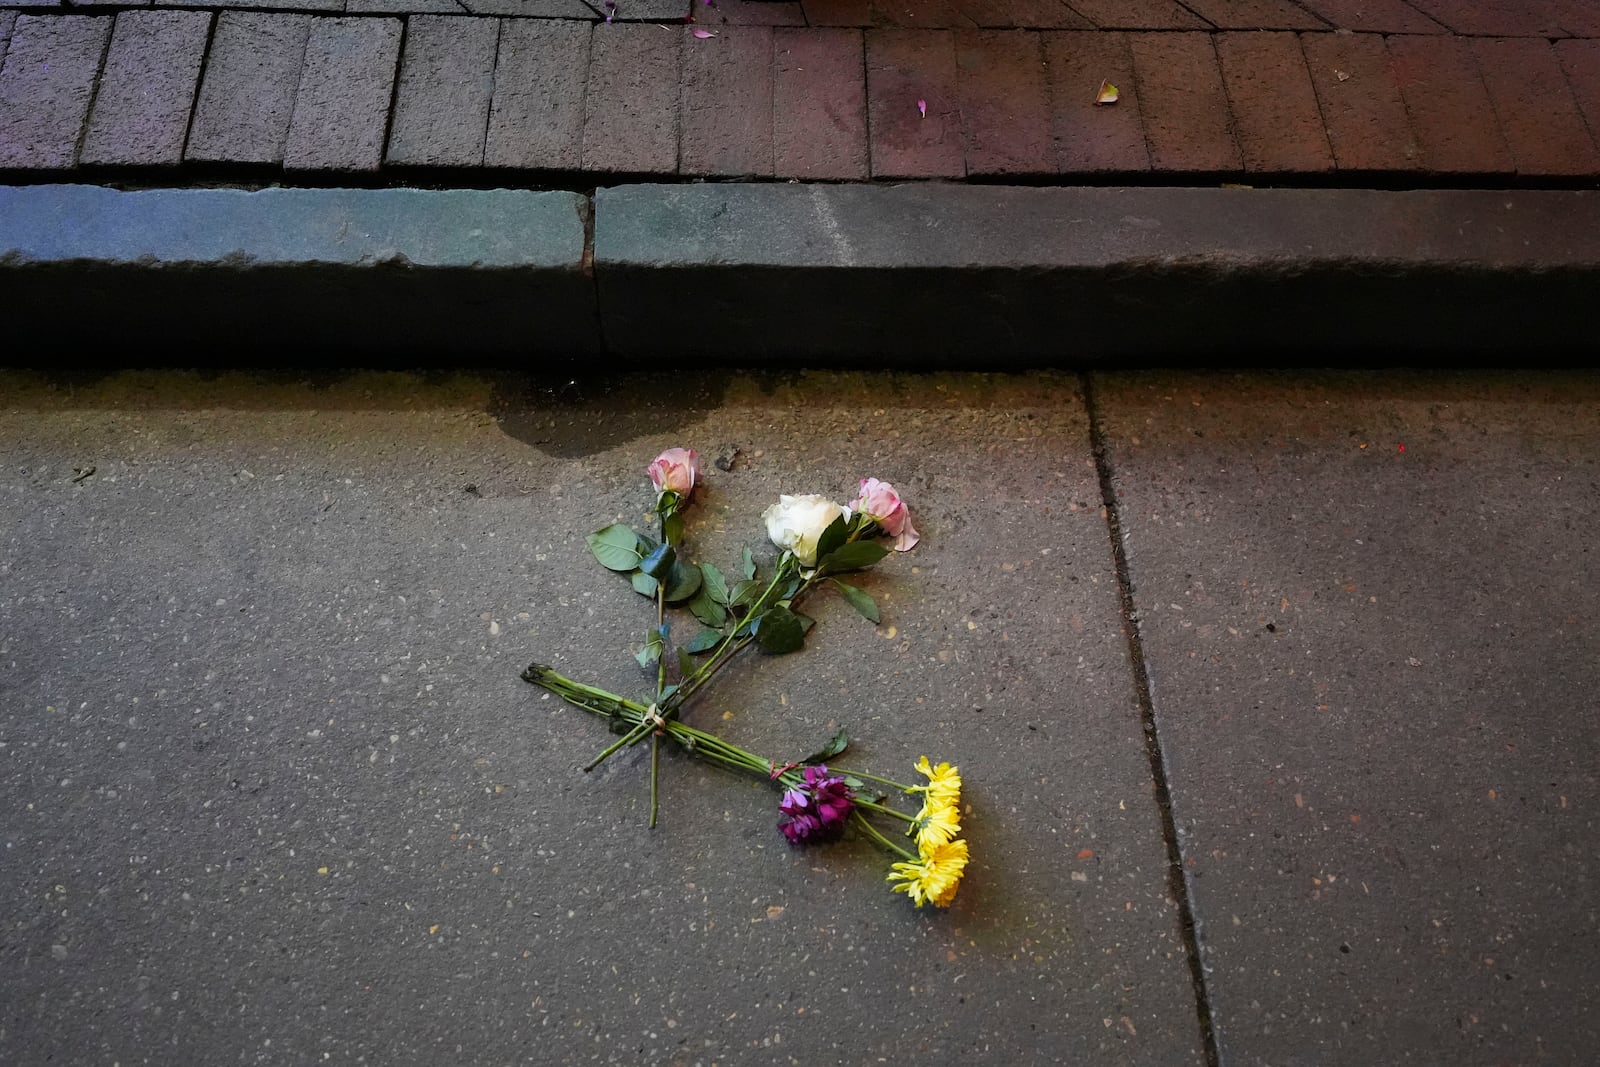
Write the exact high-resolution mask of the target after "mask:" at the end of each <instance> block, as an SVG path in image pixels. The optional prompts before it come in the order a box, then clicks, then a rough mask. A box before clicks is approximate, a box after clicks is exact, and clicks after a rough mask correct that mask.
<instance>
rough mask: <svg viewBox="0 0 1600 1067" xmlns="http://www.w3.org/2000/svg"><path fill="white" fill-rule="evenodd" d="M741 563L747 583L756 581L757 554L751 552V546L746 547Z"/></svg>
mask: <svg viewBox="0 0 1600 1067" xmlns="http://www.w3.org/2000/svg"><path fill="white" fill-rule="evenodd" d="M741 562H742V566H741V567H740V570H741V571H743V572H744V577H745V581H747V582H753V581H755V578H756V557H755V553H753V552H751V551H750V546H749V545H745V546H744V552H743V554H742V559H741Z"/></svg>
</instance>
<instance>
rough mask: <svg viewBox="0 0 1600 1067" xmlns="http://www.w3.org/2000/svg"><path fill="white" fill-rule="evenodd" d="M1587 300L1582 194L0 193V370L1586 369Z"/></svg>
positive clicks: (1589, 347)
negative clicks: (1476, 364)
mask: <svg viewBox="0 0 1600 1067" xmlns="http://www.w3.org/2000/svg"><path fill="white" fill-rule="evenodd" d="M591 206H592V210H593V217H594V222H593V236H592V244H591V243H590V241H589V240H588V239H586V235H585V216H586V215H587V214H588V213H589V212H590V209H591ZM591 264H592V266H591ZM1597 283H1600V194H1596V193H1592V192H1568V191H1548V190H1539V191H1507V192H1490V191H1483V192H1478V191H1427V192H1377V191H1367V190H1282V189H1279V190H1262V189H1193V188H1131V189H1114V188H1014V187H999V186H965V185H943V184H916V185H904V186H895V187H882V186H854V185H796V184H783V185H743V184H703V185H630V186H621V187H617V188H611V189H601V190H599V191H598V193H597V194H596V195H595V197H594V198H593V201H592V204H591V201H589V199H588V198H586V197H585V196H583V195H582V194H578V193H570V192H549V193H534V192H525V191H512V190H493V191H482V190H451V191H424V190H411V189H403V190H402V189H389V190H339V189H334V190H322V189H268V190H263V191H260V192H241V191H232V190H159V191H150V192H116V191H112V190H108V189H103V188H98V187H91V186H27V187H14V188H0V321H4V322H5V324H6V328H7V333H8V336H9V338H10V340H11V344H10V345H8V346H7V347H8V348H10V349H11V351H12V352H13V353H16V354H17V355H16V356H15V357H14V358H13V360H12V361H11V362H18V363H26V362H28V361H29V359H30V356H31V355H32V354H33V353H70V354H73V355H76V356H78V357H80V358H85V357H86V358H95V357H96V355H97V354H98V355H99V356H100V357H102V358H103V359H105V360H109V361H112V362H116V361H119V360H126V359H128V358H129V346H130V345H133V344H138V345H141V346H146V347H147V346H150V345H154V346H158V347H157V348H156V349H155V350H154V352H153V353H152V354H153V355H154V356H155V357H156V358H157V359H158V360H160V361H164V362H170V361H191V362H192V361H194V360H196V359H202V360H204V361H206V362H213V361H218V360H221V361H228V360H230V359H240V360H244V359H256V358H261V357H268V358H271V359H274V360H294V359H296V358H297V357H300V356H315V357H317V358H318V359H342V360H343V361H344V362H347V363H348V362H354V363H394V362H403V363H409V364H416V363H426V364H452V363H468V362H476V363H484V362H506V361H516V362H519V363H521V364H524V365H526V364H528V363H530V362H531V361H535V360H542V361H545V362H549V363H554V364H561V363H564V362H565V361H566V360H567V359H568V358H570V357H577V356H583V355H592V354H595V353H599V352H608V353H611V354H613V355H615V356H617V357H619V359H620V361H621V362H623V363H640V362H643V361H645V360H647V359H651V358H655V357H663V356H670V357H676V358H696V359H702V360H704V359H710V360H717V361H722V362H738V363H747V364H761V363H764V362H768V361H772V360H776V359H782V360H785V361H794V360H805V361H808V362H813V363H819V364H823V363H844V364H849V365H853V366H859V365H868V366H894V367H930V366H937V367H957V366H962V367H985V368H998V367H1025V366H1043V365H1057V366H1077V365H1096V364H1104V363H1106V362H1108V361H1113V360H1115V361H1119V362H1120V361H1126V360H1147V361H1169V362H1170V361H1174V360H1196V359H1200V360H1207V361H1211V362H1219V361H1220V362H1227V361H1239V360H1246V359H1251V360H1256V359H1259V360H1267V361H1271V362H1276V363H1282V364H1302V363H1306V362H1353V361H1373V360H1381V359H1384V358H1388V357H1390V356H1394V355H1399V356H1402V357H1407V358H1428V357H1431V356H1439V357H1459V356H1460V355H1462V354H1476V355H1486V356H1491V357H1492V356H1495V355H1511V354H1516V355H1524V354H1527V353H1530V352H1531V353H1540V352H1545V353H1550V354H1555V353H1564V354H1565V353H1578V354H1586V353H1592V352H1593V351H1594V349H1595V336H1596V335H1595V332H1594V331H1593V330H1592V328H1591V316H1590V313H1589V308H1590V307H1591V305H1592V301H1593V298H1594V294H1595V293H1596V292H1597V291H1600V288H1597Z"/></svg>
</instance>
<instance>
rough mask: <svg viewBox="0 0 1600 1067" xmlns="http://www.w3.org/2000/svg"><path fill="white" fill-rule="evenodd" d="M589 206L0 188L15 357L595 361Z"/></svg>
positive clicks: (4, 304)
mask: <svg viewBox="0 0 1600 1067" xmlns="http://www.w3.org/2000/svg"><path fill="white" fill-rule="evenodd" d="M588 210H589V202H588V199H587V198H586V197H584V196H582V195H580V194H578V193H566V192H554V193H530V192H520V191H514V190H492V191H483V190H449V191H424V190H415V189H379V190H351V189H265V190H262V191H259V192H242V191H237V190H221V189H193V190H187V189H163V190H154V191H146V192H117V191H114V190H110V189H104V188H99V187H95V186H82V185H41V186H24V187H13V188H0V321H3V322H4V323H5V325H6V331H7V334H8V336H9V340H10V344H9V345H8V347H9V348H10V349H11V351H12V352H13V353H16V354H17V357H19V358H18V359H17V361H18V362H26V360H27V359H28V355H29V353H32V352H51V353H63V354H71V355H73V356H77V357H80V358H86V359H90V360H96V361H102V360H109V361H112V362H115V361H119V360H126V359H128V358H130V356H132V357H140V356H142V355H151V356H154V357H155V358H156V359H157V360H159V361H167V360H169V359H175V360H193V359H196V358H200V359H204V360H205V361H206V362H212V361H223V362H226V361H228V360H230V359H236V358H238V359H262V358H265V359H270V360H273V361H295V360H297V359H299V358H302V357H311V356H315V357H319V358H320V357H327V358H339V357H344V358H346V359H354V360H359V361H372V360H392V359H400V360H406V361H421V362H434V361H439V362H448V361H452V360H456V359H468V360H478V359H501V358H531V357H533V356H535V355H537V354H540V353H557V354H579V353H584V352H592V351H594V350H595V349H596V348H597V347H598V343H599V334H598V327H597V320H596V317H595V296H594V285H593V283H592V281H591V280H590V278H589V276H588V270H587V266H586V264H585V261H584V244H585V220H586V217H587V214H588ZM130 346H136V347H135V348H133V350H132V351H130Z"/></svg>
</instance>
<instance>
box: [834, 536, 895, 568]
mask: <svg viewBox="0 0 1600 1067" xmlns="http://www.w3.org/2000/svg"><path fill="white" fill-rule="evenodd" d="M888 554H889V550H888V549H887V548H884V547H883V546H882V545H880V544H878V542H876V541H851V542H850V543H849V544H848V545H841V546H839V547H838V548H836V549H834V550H833V552H832V554H830V555H829V556H828V558H826V559H824V560H821V561H820V562H819V563H818V564H817V569H818V570H823V571H827V572H828V573H829V574H843V573H844V572H846V571H859V570H865V569H866V568H868V567H870V566H872V565H873V564H874V563H876V562H878V561H879V560H880V559H882V558H883V557H884V556H887V555H888Z"/></svg>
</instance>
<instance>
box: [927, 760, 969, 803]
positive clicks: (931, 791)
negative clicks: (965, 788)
mask: <svg viewBox="0 0 1600 1067" xmlns="http://www.w3.org/2000/svg"><path fill="white" fill-rule="evenodd" d="M917 770H918V771H920V772H921V773H923V774H925V775H927V776H928V784H927V785H925V786H922V787H921V788H922V789H923V790H925V791H926V792H927V794H928V795H929V796H930V797H938V798H939V799H941V800H948V801H950V802H951V803H958V802H959V801H960V799H961V769H960V768H959V767H952V766H950V764H948V763H941V764H939V766H937V767H932V766H929V764H928V757H927V756H923V757H922V758H921V759H920V760H918V761H917Z"/></svg>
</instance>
